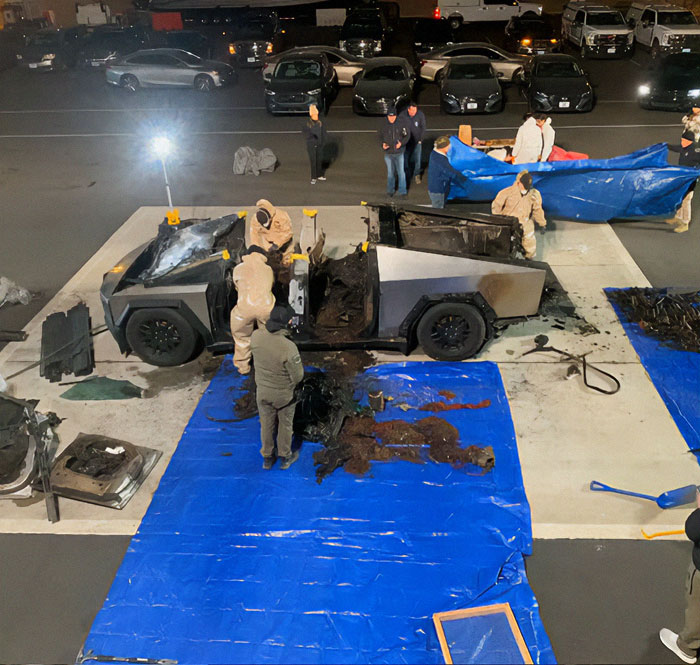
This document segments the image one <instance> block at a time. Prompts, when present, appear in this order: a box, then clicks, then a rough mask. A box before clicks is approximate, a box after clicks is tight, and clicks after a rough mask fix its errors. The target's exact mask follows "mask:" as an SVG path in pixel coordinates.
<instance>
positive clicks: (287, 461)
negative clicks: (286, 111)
mask: <svg viewBox="0 0 700 665" xmlns="http://www.w3.org/2000/svg"><path fill="white" fill-rule="evenodd" d="M293 316H294V312H293V311H292V309H291V308H290V307H289V306H287V305H277V306H275V307H273V308H272V312H270V318H269V319H268V320H267V323H266V324H265V327H264V328H258V329H257V330H256V331H255V332H254V333H253V334H252V336H251V338H250V350H251V351H252V352H253V362H254V363H255V386H256V401H257V403H258V413H259V415H260V439H261V441H262V448H261V449H260V453H261V455H262V456H263V469H271V468H272V467H273V466H274V464H275V461H276V459H277V457H278V456H279V458H280V468H281V469H288V468H289V467H290V466H291V465H292V464H294V462H296V461H297V459H299V451H298V450H296V451H292V427H293V424H294V411H295V409H296V400H295V398H294V389H295V388H296V387H297V384H298V383H299V382H300V381H301V380H302V379H303V378H304V366H303V365H302V363H301V357H300V356H299V349H297V346H296V344H295V343H294V342H293V341H292V340H291V339H289V337H288V335H289V322H290V321H291V319H292V317H293ZM275 435H276V438H277V441H276V445H275ZM275 449H276V450H277V453H276V454H275Z"/></svg>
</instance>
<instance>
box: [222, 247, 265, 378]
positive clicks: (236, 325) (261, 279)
mask: <svg viewBox="0 0 700 665" xmlns="http://www.w3.org/2000/svg"><path fill="white" fill-rule="evenodd" d="M274 281H275V278H274V275H273V273H272V268H270V266H268V265H267V257H266V256H265V255H264V254H261V253H259V252H254V253H252V254H246V255H245V256H244V257H243V260H242V261H241V263H239V264H238V265H237V266H236V267H235V268H234V269H233V283H234V285H235V287H236V291H237V292H238V300H237V302H236V306H235V307H234V308H233V310H231V334H232V335H233V342H234V344H235V348H234V352H233V364H234V365H235V366H236V369H237V370H238V371H239V372H240V373H241V374H248V373H249V372H250V355H251V354H250V336H251V335H252V334H253V330H254V329H255V324H256V322H257V324H258V327H259V328H261V327H263V326H264V325H265V323H266V322H267V320H268V318H270V312H271V311H272V308H273V307H274V305H275V298H274V296H273V295H272V285H273V284H274Z"/></svg>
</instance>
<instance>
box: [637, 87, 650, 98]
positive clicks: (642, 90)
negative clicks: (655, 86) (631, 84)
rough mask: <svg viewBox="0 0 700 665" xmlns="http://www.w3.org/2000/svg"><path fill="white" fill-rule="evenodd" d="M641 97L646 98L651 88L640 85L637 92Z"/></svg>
mask: <svg viewBox="0 0 700 665" xmlns="http://www.w3.org/2000/svg"><path fill="white" fill-rule="evenodd" d="M637 92H639V94H640V95H641V96H642V97H646V95H648V94H649V93H650V92H651V88H650V87H649V86H648V85H640V86H639V89H638V90H637Z"/></svg>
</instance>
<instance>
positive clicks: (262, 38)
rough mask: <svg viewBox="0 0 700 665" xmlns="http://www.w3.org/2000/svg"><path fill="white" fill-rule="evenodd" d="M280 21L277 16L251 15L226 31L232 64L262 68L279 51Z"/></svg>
mask: <svg viewBox="0 0 700 665" xmlns="http://www.w3.org/2000/svg"><path fill="white" fill-rule="evenodd" d="M278 31H279V21H278V20H277V16H276V14H260V15H251V16H248V17H246V18H245V19H244V20H241V21H240V23H238V24H237V25H234V26H232V27H228V28H227V29H226V34H227V36H228V39H229V45H228V51H229V55H230V57H231V62H232V64H235V65H238V66H239V67H260V66H262V65H263V64H264V62H265V58H266V57H267V56H268V55H270V54H271V53H274V52H275V50H277V49H278V43H277V42H278V40H279V36H278Z"/></svg>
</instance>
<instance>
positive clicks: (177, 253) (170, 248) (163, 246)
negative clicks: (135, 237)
mask: <svg viewBox="0 0 700 665" xmlns="http://www.w3.org/2000/svg"><path fill="white" fill-rule="evenodd" d="M238 219H239V217H238V215H236V214H234V215H225V216H223V217H217V218H216V219H203V220H199V219H188V220H184V221H183V222H181V223H180V224H178V225H173V226H170V225H168V223H167V222H162V223H161V225H160V226H159V227H158V236H157V237H156V238H155V240H154V241H153V242H154V243H155V244H156V247H155V250H154V252H153V260H152V262H151V265H150V266H149V267H148V268H146V270H144V271H143V272H142V273H141V275H139V278H140V279H142V280H144V281H146V280H149V279H156V278H157V277H161V276H162V275H166V274H167V273H169V272H170V271H171V270H173V269H175V268H177V267H180V266H183V265H187V264H188V263H192V262H194V261H197V260H199V259H203V258H206V257H207V256H209V255H210V254H211V251H212V249H213V247H214V245H215V243H216V239H217V238H219V237H220V236H223V235H226V234H227V233H228V232H229V231H230V230H231V227H232V226H233V225H234V224H235V223H236V222H237V221H238Z"/></svg>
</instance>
